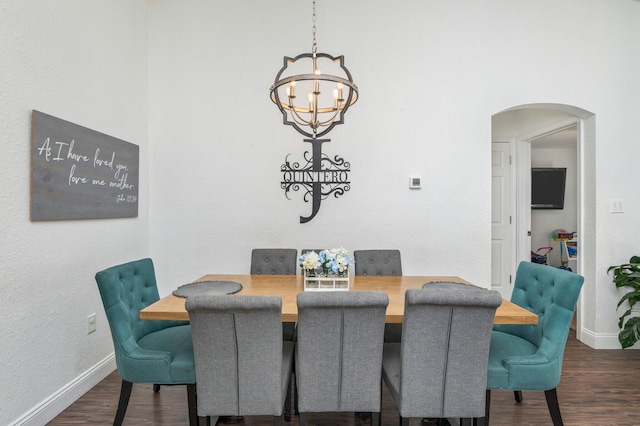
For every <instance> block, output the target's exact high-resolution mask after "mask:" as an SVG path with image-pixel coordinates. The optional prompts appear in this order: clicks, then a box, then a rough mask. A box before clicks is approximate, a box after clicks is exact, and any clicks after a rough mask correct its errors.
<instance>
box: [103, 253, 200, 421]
mask: <svg viewBox="0 0 640 426" xmlns="http://www.w3.org/2000/svg"><path fill="white" fill-rule="evenodd" d="M96 282H97V283H98V289H99V290H100V296H101V297H102V304H103V305H104V310H105V313H106V315H107V320H108V321H109V328H110V329H111V337H112V339H113V347H114V352H115V357H116V366H117V368H118V374H119V375H120V377H121V378H122V386H121V390H120V400H119V402H118V410H117V412H116V416H115V419H114V421H113V424H114V425H121V424H122V421H123V420H124V416H125V413H126V411H127V405H128V404H129V397H130V395H131V389H132V387H133V383H153V384H154V390H155V391H156V392H157V391H158V390H159V389H160V388H159V385H187V400H188V404H189V420H190V424H191V425H192V426H194V425H196V424H197V417H196V405H195V404H196V396H195V369H194V362H193V344H192V342H191V326H190V325H189V323H188V322H187V321H156V320H153V321H145V320H141V319H140V310H141V309H143V308H145V307H147V306H148V305H150V304H152V303H154V302H155V301H157V300H158V299H159V298H160V297H159V295H158V287H157V284H156V276H155V271H154V268H153V262H152V261H151V259H141V260H137V261H134V262H129V263H125V264H122V265H117V266H113V267H111V268H108V269H105V270H103V271H100V272H98V273H97V274H96Z"/></svg>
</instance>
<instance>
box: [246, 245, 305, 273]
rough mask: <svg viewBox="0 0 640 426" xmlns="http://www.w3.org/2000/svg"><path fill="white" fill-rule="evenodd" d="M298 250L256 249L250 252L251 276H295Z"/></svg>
mask: <svg viewBox="0 0 640 426" xmlns="http://www.w3.org/2000/svg"><path fill="white" fill-rule="evenodd" d="M297 262H298V250H296V249H286V248H257V249H253V250H252V251H251V275H261V274H271V275H296V271H297V267H298V265H297Z"/></svg>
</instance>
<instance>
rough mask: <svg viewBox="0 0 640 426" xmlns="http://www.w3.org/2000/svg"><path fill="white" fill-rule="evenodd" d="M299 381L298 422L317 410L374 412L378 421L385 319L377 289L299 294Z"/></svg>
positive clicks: (384, 301)
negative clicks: (374, 290) (375, 290)
mask: <svg viewBox="0 0 640 426" xmlns="http://www.w3.org/2000/svg"><path fill="white" fill-rule="evenodd" d="M297 302H298V339H297V342H296V363H295V365H296V382H297V389H298V398H297V400H298V410H299V413H300V425H301V426H305V425H306V423H307V414H308V413H314V412H344V411H353V412H371V413H372V416H371V422H372V424H373V425H379V424H380V409H381V388H380V383H381V368H382V346H383V333H384V320H385V314H386V309H387V305H388V304H389V297H388V296H387V294H386V293H383V292H373V291H348V292H346V291H345V292H343V291H329V292H306V293H299V294H298V296H297Z"/></svg>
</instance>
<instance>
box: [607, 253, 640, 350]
mask: <svg viewBox="0 0 640 426" xmlns="http://www.w3.org/2000/svg"><path fill="white" fill-rule="evenodd" d="M611 271H613V282H614V283H615V284H616V287H617V288H621V287H630V288H631V290H629V291H628V292H627V293H626V294H625V295H624V296H622V298H621V299H620V301H619V302H618V308H620V305H622V304H623V303H624V302H625V301H626V302H627V303H628V304H629V309H628V310H627V311H626V312H625V313H624V314H622V316H621V317H620V321H618V327H620V333H618V340H619V341H620V344H622V348H623V349H624V348H629V347H631V346H633V345H634V344H635V343H636V342H637V341H638V340H640V316H635V315H632V314H633V313H634V309H633V307H634V306H635V304H636V303H637V302H639V301H640V256H632V257H631V259H629V263H623V264H622V265H615V266H610V267H609V269H607V273H609V272H611ZM638 306H640V305H638Z"/></svg>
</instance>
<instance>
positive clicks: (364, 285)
mask: <svg viewBox="0 0 640 426" xmlns="http://www.w3.org/2000/svg"><path fill="white" fill-rule="evenodd" d="M202 281H231V282H236V283H239V284H241V285H242V289H241V290H240V291H239V292H238V293H236V294H238V295H240V296H242V295H277V296H280V297H282V321H283V322H296V321H297V320H298V306H297V303H296V295H297V294H298V293H301V292H303V291H305V290H304V278H303V276H302V275H248V274H208V275H204V276H203V277H201V278H199V279H197V280H196V281H194V282H202ZM434 282H456V283H463V284H469V285H472V284H471V283H469V282H467V281H465V280H463V279H462V278H459V277H454V276H405V275H403V276H384V277H383V276H366V275H358V276H352V277H350V278H349V291H382V292H385V293H387V294H388V295H389V306H388V307H387V316H386V322H387V323H402V318H403V315H404V295H405V292H406V291H407V290H408V289H411V288H422V286H423V285H424V284H427V283H434ZM185 300H186V299H185V298H184V297H178V296H174V295H173V294H169V295H167V296H165V297H163V298H161V299H160V300H158V301H157V302H155V303H153V304H151V305H149V306H147V307H146V308H144V309H142V310H141V311H140V319H143V320H189V314H188V313H187V310H186V309H185V307H184V302H185ZM537 322H538V316H537V315H536V314H534V313H532V312H530V311H528V310H526V309H524V308H521V307H520V306H518V305H516V304H514V303H511V302H510V301H508V300H506V299H503V300H502V304H501V305H500V306H499V307H498V309H497V310H496V315H495V319H494V323H495V324H536V323H537Z"/></svg>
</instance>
